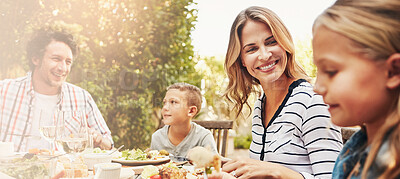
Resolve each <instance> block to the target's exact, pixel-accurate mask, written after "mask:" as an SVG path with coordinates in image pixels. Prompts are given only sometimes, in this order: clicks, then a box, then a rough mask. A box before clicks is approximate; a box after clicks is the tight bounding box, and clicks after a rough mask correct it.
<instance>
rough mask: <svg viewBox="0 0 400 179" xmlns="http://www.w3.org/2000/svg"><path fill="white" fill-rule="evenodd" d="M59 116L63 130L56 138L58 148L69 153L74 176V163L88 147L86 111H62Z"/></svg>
mask: <svg viewBox="0 0 400 179" xmlns="http://www.w3.org/2000/svg"><path fill="white" fill-rule="evenodd" d="M59 116H60V118H59V119H60V120H61V123H63V125H62V128H63V130H62V132H61V133H59V135H58V136H57V137H56V144H57V148H58V149H59V150H60V151H61V152H64V153H67V156H68V158H69V159H70V162H71V169H72V175H74V173H75V172H74V167H73V163H74V161H75V158H76V155H77V154H78V153H80V152H83V151H84V150H85V149H86V146H87V142H88V132H89V131H88V123H87V120H86V116H85V113H84V111H61V112H60V115H59ZM72 177H74V176H72Z"/></svg>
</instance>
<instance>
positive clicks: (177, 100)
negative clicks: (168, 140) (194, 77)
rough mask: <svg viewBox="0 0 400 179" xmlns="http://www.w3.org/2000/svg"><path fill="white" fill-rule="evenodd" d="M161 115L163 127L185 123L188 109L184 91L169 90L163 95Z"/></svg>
mask: <svg viewBox="0 0 400 179" xmlns="http://www.w3.org/2000/svg"><path fill="white" fill-rule="evenodd" d="M163 103H164V105H163V108H162V111H161V114H162V116H163V122H164V124H165V125H174V124H181V123H183V122H187V121H188V119H189V118H190V116H189V111H190V108H189V106H188V105H187V99H186V91H180V90H178V89H170V90H168V91H167V93H166V94H165V97H164V100H163Z"/></svg>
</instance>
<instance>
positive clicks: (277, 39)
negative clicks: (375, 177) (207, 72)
mask: <svg viewBox="0 0 400 179" xmlns="http://www.w3.org/2000/svg"><path fill="white" fill-rule="evenodd" d="M225 68H226V72H227V75H228V77H229V85H228V87H227V89H226V92H225V97H226V98H227V99H228V100H230V101H232V102H234V103H235V109H236V110H237V111H236V112H237V116H239V114H240V113H241V111H242V109H243V106H244V105H245V104H248V101H247V100H248V97H249V95H250V94H251V93H253V92H256V93H258V94H259V97H258V99H257V100H256V102H255V107H254V113H253V121H252V138H253V141H252V143H251V145H250V158H252V159H246V160H231V161H229V162H227V163H226V164H225V165H224V166H223V171H225V172H227V173H231V172H233V171H234V173H235V175H236V176H238V177H244V178H251V177H281V178H303V177H305V178H314V177H315V178H330V177H331V173H332V168H333V166H334V162H335V160H336V157H337V155H338V153H339V151H340V149H341V148H342V137H341V134H340V129H339V128H338V127H337V126H334V125H333V124H332V123H331V122H330V115H329V112H328V109H327V105H326V104H324V102H323V100H322V97H321V96H319V95H317V94H315V93H314V92H313V87H312V86H311V84H310V83H309V82H308V81H307V80H308V79H309V77H308V76H307V75H306V73H305V72H304V70H303V69H302V68H301V67H300V66H299V65H298V63H297V62H296V60H295V49H294V44H293V41H292V37H291V35H290V33H289V31H288V30H287V28H286V26H285V25H284V24H283V22H282V21H281V20H280V18H279V17H278V16H277V15H276V14H275V13H274V12H272V11H271V10H269V9H267V8H263V7H249V8H247V9H245V10H243V11H242V12H240V13H239V15H238V16H237V17H236V19H235V21H234V22H233V25H232V28H231V33H230V40H229V45H228V51H227V54H226V59H225ZM259 87H261V89H262V90H259ZM321 146H323V147H321ZM220 177H222V176H220ZM210 178H211V177H210Z"/></svg>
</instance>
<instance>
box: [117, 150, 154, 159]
mask: <svg viewBox="0 0 400 179" xmlns="http://www.w3.org/2000/svg"><path fill="white" fill-rule="evenodd" d="M121 153H122V155H121V158H122V159H125V160H147V159H148V158H147V154H146V153H145V152H143V151H142V150H140V149H136V150H135V149H132V150H128V149H126V150H124V151H122V152H121Z"/></svg>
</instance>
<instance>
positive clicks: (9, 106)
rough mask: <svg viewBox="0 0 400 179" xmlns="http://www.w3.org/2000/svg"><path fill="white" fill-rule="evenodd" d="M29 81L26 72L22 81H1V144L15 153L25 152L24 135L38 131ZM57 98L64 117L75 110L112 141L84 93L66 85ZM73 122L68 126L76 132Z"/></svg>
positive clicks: (91, 99) (75, 124)
mask: <svg viewBox="0 0 400 179" xmlns="http://www.w3.org/2000/svg"><path fill="white" fill-rule="evenodd" d="M31 79H32V76H31V73H30V72H29V73H28V75H27V76H25V77H21V78H17V79H6V80H3V81H0V141H3V142H14V150H15V151H17V152H21V151H27V149H26V142H27V140H29V138H28V137H27V135H29V134H30V133H31V130H39V129H32V120H33V111H34V110H33V108H34V107H35V106H34V105H33V104H34V103H33V101H34V100H33V99H34V97H35V91H34V90H33V86H32V81H31ZM58 96H59V100H58V103H57V108H58V109H60V110H61V111H66V112H67V113H66V114H67V115H68V114H73V113H74V112H76V111H78V110H79V111H85V113H86V116H87V121H88V126H89V127H90V128H94V129H96V130H97V131H99V132H100V133H101V134H103V136H104V137H107V138H109V139H110V140H111V141H112V138H111V132H110V129H109V128H108V127H107V124H106V122H105V121H104V118H103V116H102V115H101V113H100V111H99V109H98V107H97V105H96V103H95V102H94V100H93V98H92V96H91V95H90V94H89V93H88V92H87V91H86V90H84V89H82V88H80V87H77V86H75V85H72V84H70V83H67V82H65V83H64V84H63V85H62V89H61V93H60V95H58ZM67 119H71V118H67ZM74 122H75V121H73V120H71V121H68V122H67V123H68V125H70V127H71V128H75V127H76V126H77V123H74Z"/></svg>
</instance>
